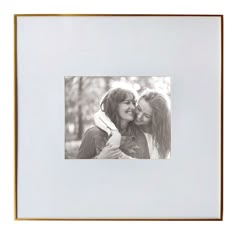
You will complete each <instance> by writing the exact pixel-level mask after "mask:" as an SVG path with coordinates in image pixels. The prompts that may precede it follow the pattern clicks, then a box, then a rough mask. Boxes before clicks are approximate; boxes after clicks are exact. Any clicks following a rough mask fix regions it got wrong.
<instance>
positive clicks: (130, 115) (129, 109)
mask: <svg viewBox="0 0 236 236" xmlns="http://www.w3.org/2000/svg"><path fill="white" fill-rule="evenodd" d="M118 113H119V116H120V119H121V120H124V121H133V120H134V115H135V100H134V96H132V95H128V96H127V98H126V99H125V100H124V101H123V102H121V103H120V104H119V105H118Z"/></svg>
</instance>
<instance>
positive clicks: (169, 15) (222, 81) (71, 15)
mask: <svg viewBox="0 0 236 236" xmlns="http://www.w3.org/2000/svg"><path fill="white" fill-rule="evenodd" d="M21 16H23V17H35V16H40V17H45V16H46V17H48V16H53V17H55V16H56V17H61V16H67V17H75V16H78V17H82V16H90V17H94V16H105V17H117V16H119V17H122V16H126V17H133V16H139V17H142V16H145V17H153V16H158V17H160V16H165V17H220V19H221V50H220V51H221V80H220V93H221V94H220V218H160V219H153V218H150V219H146V218H144V219H140V218H137V219H136V218H133V219H129V218H127V219H125V218H122V219H119V218H118V219H113V218H111V219H110V218H98V219H94V218H93V219H91V218H76V219H75V218H71V219H70V218H18V216H17V188H18V185H17V166H18V165H17V164H18V159H17V153H18V115H17V114H18V104H17V17H21ZM223 18H224V17H223V15H217V14H216V15H207V14H196V15H191V14H15V15H14V219H15V220H23V221H24V220H27V221H32V220H39V221H45V220H47V221H54V220H59V221H77V220H80V221H223V197H224V194H223V182H224V181H223V180H224V179H223V164H224V162H223V152H224V149H223V145H224V139H223V134H224V128H223V119H224V114H223V113H224V99H223V97H224V80H223V77H224V19H223Z"/></svg>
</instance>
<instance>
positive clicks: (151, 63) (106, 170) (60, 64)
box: [17, 16, 220, 218]
mask: <svg viewBox="0 0 236 236" xmlns="http://www.w3.org/2000/svg"><path fill="white" fill-rule="evenodd" d="M17 30H18V33H17V43H18V53H17V58H18V63H17V66H18V75H17V81H18V217H19V218H32V217H33V218H219V217H220V207H219V206H220V189H219V187H220V183H219V180H220V175H219V172H220V166H219V165H220V154H219V140H220V139H219V117H220V115H219V101H220V95H219V94H220V17H211V18H210V17H132V18H131V17H85V16H83V17H18V23H17ZM64 75H91V76H92V75H109V76H115V75H128V76H132V75H157V76H159V75H161V76H162V75H170V76H171V77H172V81H171V99H172V113H171V120H172V124H171V144H172V145H171V146H172V147H171V157H172V160H170V161H161V160H160V161H158V160H156V161H155V160H137V161H133V162H132V161H124V160H117V161H114V160H102V161H101V160H93V161H91V160H70V161H65V159H64V155H65V154H64V139H65V137H64V119H65V114H64V106H65V105H64V93H65V92H64Z"/></svg>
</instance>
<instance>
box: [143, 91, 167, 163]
mask: <svg viewBox="0 0 236 236" xmlns="http://www.w3.org/2000/svg"><path fill="white" fill-rule="evenodd" d="M140 99H145V101H146V102H148V103H149V104H150V106H151V108H152V119H151V123H150V125H149V127H148V128H149V129H148V130H149V131H150V133H151V134H152V139H153V142H154V144H155V146H156V147H157V149H158V152H159V155H160V158H162V159H164V158H166V157H167V155H168V154H169V151H170V145H171V130H170V109H169V106H168V102H167V98H165V97H164V96H163V95H161V94H160V93H158V92H157V91H154V90H147V91H145V92H144V93H143V94H142V95H141V97H140Z"/></svg>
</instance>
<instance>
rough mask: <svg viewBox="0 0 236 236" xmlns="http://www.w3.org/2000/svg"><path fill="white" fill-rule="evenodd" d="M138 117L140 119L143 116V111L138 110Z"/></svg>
mask: <svg viewBox="0 0 236 236" xmlns="http://www.w3.org/2000/svg"><path fill="white" fill-rule="evenodd" d="M137 118H138V120H140V119H141V118H142V112H137Z"/></svg>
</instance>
